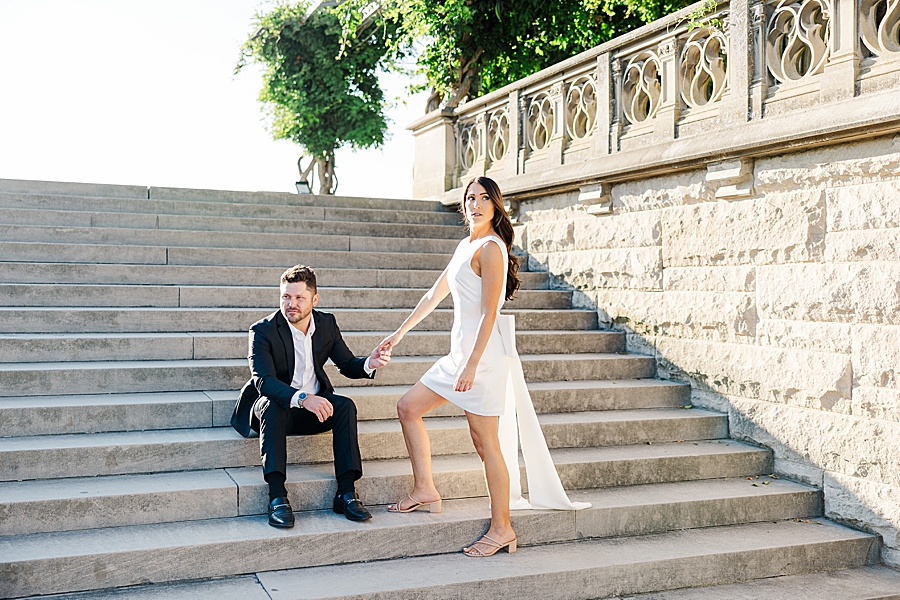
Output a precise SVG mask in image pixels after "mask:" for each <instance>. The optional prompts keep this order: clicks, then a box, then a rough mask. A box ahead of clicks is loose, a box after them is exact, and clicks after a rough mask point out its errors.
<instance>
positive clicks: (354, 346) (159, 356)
mask: <svg viewBox="0 0 900 600" xmlns="http://www.w3.org/2000/svg"><path fill="white" fill-rule="evenodd" d="M389 334H390V332H389V331H381V332H355V331H350V332H346V333H344V334H343V337H344V340H345V341H346V342H347V345H348V346H349V347H350V349H351V350H352V351H353V352H354V353H355V354H356V355H357V356H366V355H368V354H369V353H370V352H371V351H372V349H373V348H375V347H376V346H377V345H378V344H380V343H381V341H382V340H383V339H384V338H385V337H386V336H387V335H389ZM247 340H248V338H247V332H245V331H237V332H234V333H202V332H199V333H197V332H188V333H71V334H53V333H33V334H29V333H23V334H0V363H17V362H29V363H30V362H84V361H98V360H191V359H198V360H205V359H215V358H246V357H247V344H248V341H247ZM516 347H517V348H518V351H519V353H520V354H542V353H552V354H578V353H586V352H592V353H597V352H599V353H615V352H624V350H625V336H624V334H622V333H620V332H616V331H520V332H518V334H517V335H516ZM449 352H450V336H449V335H447V333H446V332H431V331H412V332H410V333H409V334H407V335H406V336H405V337H404V338H403V343H402V344H400V345H399V346H398V347H397V349H396V351H395V352H394V353H393V356H394V357H395V358H396V357H400V356H440V355H444V354H448V353H449Z"/></svg>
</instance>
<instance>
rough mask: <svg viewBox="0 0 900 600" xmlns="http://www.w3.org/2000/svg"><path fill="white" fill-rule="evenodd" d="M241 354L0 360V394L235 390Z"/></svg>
mask: <svg viewBox="0 0 900 600" xmlns="http://www.w3.org/2000/svg"><path fill="white" fill-rule="evenodd" d="M438 358H439V357H437V356H398V357H395V358H393V359H392V360H391V364H390V365H388V366H387V367H384V368H382V369H380V370H379V372H378V373H377V375H376V377H375V379H347V378H345V377H343V376H342V375H341V374H340V373H339V372H338V370H337V368H336V367H335V366H334V365H332V364H326V366H325V373H326V374H327V376H328V378H329V379H330V380H331V382H332V385H335V386H346V387H360V386H382V385H410V386H411V385H413V384H414V383H416V382H417V381H418V380H419V379H420V378H421V377H422V375H423V374H424V373H425V372H426V371H427V370H428V369H429V368H430V367H431V365H433V364H434V362H435V361H436V360H437V359H438ZM522 367H523V370H524V372H525V378H526V380H528V381H566V380H586V379H641V378H648V377H654V376H655V374H656V361H655V359H654V358H652V357H649V356H642V355H619V354H600V353H590V354H588V353H585V354H530V355H522ZM249 376H250V370H249V367H248V364H247V360H246V359H215V360H212V359H209V360H158V361H152V360H149V361H143V360H141V361H116V360H108V361H91V362H44V363H0V398H3V397H9V396H55V395H58V394H98V393H109V394H122V393H128V392H171V391H186V392H187V391H203V390H237V389H240V387H241V386H242V385H243V384H244V382H246V381H247V379H248V378H249Z"/></svg>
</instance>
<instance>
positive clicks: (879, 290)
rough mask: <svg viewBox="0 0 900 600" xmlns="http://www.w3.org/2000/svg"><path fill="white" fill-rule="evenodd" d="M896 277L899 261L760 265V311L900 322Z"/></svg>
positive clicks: (772, 314) (844, 320) (811, 318)
mask: <svg viewBox="0 0 900 600" xmlns="http://www.w3.org/2000/svg"><path fill="white" fill-rule="evenodd" d="M898 281H900V262H896V263H842V264H808V265H771V266H764V267H759V269H758V272H757V283H756V286H757V290H758V291H757V299H758V302H759V313H760V316H761V317H763V318H767V319H789V320H796V321H833V322H837V323H885V324H892V325H900V286H898V285H897V282H898ZM787 282H792V283H793V285H788V284H787Z"/></svg>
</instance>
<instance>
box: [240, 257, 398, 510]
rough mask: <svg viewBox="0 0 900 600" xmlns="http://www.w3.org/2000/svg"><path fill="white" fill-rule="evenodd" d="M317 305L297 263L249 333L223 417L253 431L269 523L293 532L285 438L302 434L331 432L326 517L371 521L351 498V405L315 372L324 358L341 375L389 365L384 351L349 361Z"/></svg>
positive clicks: (310, 274) (356, 463)
mask: <svg viewBox="0 0 900 600" xmlns="http://www.w3.org/2000/svg"><path fill="white" fill-rule="evenodd" d="M318 302H319V295H318V293H317V288H316V274H315V272H314V271H313V270H312V269H311V268H310V267H306V266H303V265H297V266H294V267H291V268H290V269H288V270H287V271H285V272H284V273H283V274H282V276H281V309H280V310H278V311H275V312H274V313H272V314H271V315H269V316H268V317H266V318H264V319H262V320H260V321H257V322H256V323H254V324H253V325H252V326H251V327H250V356H249V360H250V373H251V375H252V378H251V379H250V381H248V382H247V383H246V384H245V385H244V387H243V388H242V389H241V394H240V397H239V399H238V401H237V404H236V405H235V407H234V414H232V416H231V425H232V426H233V427H234V428H235V429H236V430H237V431H238V433H240V434H241V435H243V436H244V437H249V436H250V435H251V430H254V431H258V432H259V448H260V455H261V457H262V464H263V475H264V477H265V480H266V482H267V483H268V484H269V509H268V513H269V525H271V526H273V527H293V526H294V514H293V509H292V508H291V504H290V501H289V500H288V497H287V489H286V488H285V481H286V479H287V475H286V473H287V440H286V436H287V435H289V434H300V435H310V434H315V433H322V432H324V431H328V430H331V431H332V435H333V442H332V444H333V448H334V474H335V477H336V478H337V483H338V487H337V494H336V495H335V497H334V512H335V513H338V514H343V515H344V516H346V517H347V518H348V519H350V520H351V521H366V520H368V519H371V518H372V515H371V514H370V513H369V511H368V510H366V507H365V506H364V505H363V503H362V502H361V501H360V500H359V496H357V494H356V490H355V486H354V483H355V481H356V480H357V479H359V478H360V477H362V459H361V458H360V454H359V441H358V440H357V436H356V405H355V404H353V401H352V400H351V399H349V398H346V397H344V396H338V395H337V394H335V393H334V387H332V385H331V382H330V381H329V380H328V376H327V375H325V371H324V369H323V367H324V366H325V361H327V360H328V359H329V358H330V359H331V360H332V361H333V362H334V364H335V365H337V368H338V370H340V372H341V374H342V375H344V376H345V377H350V378H352V379H363V378H369V379H371V378H373V377H374V376H375V369H377V368H379V367H383V366H384V365H386V364H387V363H388V362H389V361H390V352H389V351H385V350H380V349H379V348H376V349H375V350H373V351H372V355H371V356H369V357H368V358H356V357H355V356H354V355H353V353H352V352H351V351H350V349H349V348H347V344H346V343H344V339H343V338H342V337H341V331H340V329H338V326H337V323H336V322H335V319H334V315H332V314H330V313H324V312H320V311H318V310H313V307H315V306H316V304H318Z"/></svg>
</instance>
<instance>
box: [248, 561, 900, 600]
mask: <svg viewBox="0 0 900 600" xmlns="http://www.w3.org/2000/svg"><path fill="white" fill-rule="evenodd" d="M261 589H262V588H261V587H260V590H261ZM803 598H815V599H816V600H900V573H898V572H897V571H895V570H893V569H889V568H887V567H880V566H874V565H873V566H868V567H857V568H855V569H842V570H840V571H823V572H818V573H806V574H803V575H788V576H787V577H784V576H782V575H775V576H772V577H767V578H764V579H755V580H753V581H744V582H742V583H731V584H728V585H714V586H708V587H702V588H695V587H691V588H687V589H681V590H672V591H667V592H654V593H650V594H640V595H637V596H629V598H628V600H754V599H759V600H800V599H803Z"/></svg>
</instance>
